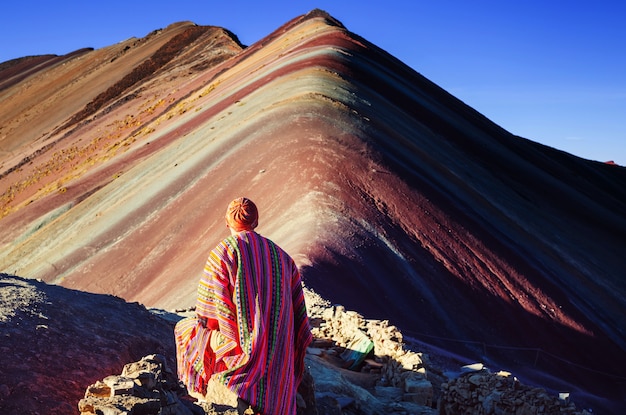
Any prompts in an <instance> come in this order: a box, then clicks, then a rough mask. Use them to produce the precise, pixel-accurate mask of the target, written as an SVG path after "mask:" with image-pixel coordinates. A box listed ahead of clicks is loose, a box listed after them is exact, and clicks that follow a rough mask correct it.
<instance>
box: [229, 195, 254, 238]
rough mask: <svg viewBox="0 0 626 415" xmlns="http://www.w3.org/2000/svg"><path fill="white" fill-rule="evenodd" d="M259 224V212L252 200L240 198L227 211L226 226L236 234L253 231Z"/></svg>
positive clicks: (230, 204)
mask: <svg viewBox="0 0 626 415" xmlns="http://www.w3.org/2000/svg"><path fill="white" fill-rule="evenodd" d="M258 224H259V212H258V210H257V208H256V205H255V204H254V202H252V200H250V199H248V198H245V197H238V198H237V199H235V200H233V201H232V202H230V203H229V205H228V209H226V225H227V226H228V227H229V228H230V229H231V230H232V231H234V232H241V231H251V230H254V228H256V227H257V225H258Z"/></svg>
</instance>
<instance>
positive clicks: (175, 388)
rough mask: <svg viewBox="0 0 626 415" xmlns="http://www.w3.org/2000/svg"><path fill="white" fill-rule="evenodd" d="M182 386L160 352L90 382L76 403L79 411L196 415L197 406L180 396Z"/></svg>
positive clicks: (88, 413) (83, 414)
mask: <svg viewBox="0 0 626 415" xmlns="http://www.w3.org/2000/svg"><path fill="white" fill-rule="evenodd" d="M181 396H185V390H184V388H183V387H181V385H180V384H179V382H178V380H177V379H176V375H175V374H174V373H173V372H172V371H171V370H170V369H169V367H168V365H167V363H166V361H165V358H164V357H163V356H161V355H149V356H145V357H144V358H142V359H141V360H140V361H138V362H134V363H129V364H127V365H125V366H124V369H123V370H122V373H121V375H111V376H107V377H106V378H104V379H103V380H101V381H97V382H96V383H95V384H93V385H90V386H89V387H88V388H87V391H86V392H85V397H84V398H83V399H81V400H80V401H79V403H78V409H79V411H80V413H81V415H96V414H106V415H118V414H119V415H123V414H145V415H150V414H155V415H157V414H158V415H196V414H198V413H204V412H198V409H199V408H198V407H197V406H196V405H193V404H192V403H191V402H190V401H186V400H184V399H181Z"/></svg>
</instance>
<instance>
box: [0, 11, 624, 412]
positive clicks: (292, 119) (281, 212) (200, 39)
mask: <svg viewBox="0 0 626 415" xmlns="http://www.w3.org/2000/svg"><path fill="white" fill-rule="evenodd" d="M18 65H19V66H18ZM17 68H19V70H16V69H17ZM0 109H1V110H0V157H1V158H0V194H1V196H0V207H1V208H0V227H1V229H2V232H1V233H0V247H1V249H0V271H3V272H6V273H10V274H14V275H19V276H22V277H26V278H33V279H34V278H40V279H43V280H44V281H47V282H49V283H54V284H58V285H61V286H64V287H67V288H71V289H76V290H82V291H87V292H93V293H106V294H113V295H116V296H120V297H122V298H124V299H126V300H127V301H138V302H140V303H143V304H145V305H147V306H150V307H160V308H165V309H170V308H173V307H179V306H189V305H192V304H193V301H194V296H195V288H196V283H197V280H198V278H199V275H200V273H201V270H202V267H203V265H204V261H205V260H206V255H207V253H208V251H209V250H210V249H211V248H212V247H213V246H214V245H215V244H216V243H217V242H218V241H219V240H220V239H221V238H222V237H224V236H225V230H226V229H225V226H224V222H223V213H224V209H225V207H226V205H227V204H228V202H229V201H230V200H232V199H233V198H234V197H237V196H241V195H245V196H247V197H250V198H251V199H252V200H254V201H255V202H256V204H257V205H258V206H259V209H260V216H261V218H260V225H259V228H258V230H259V232H260V233H262V234H264V235H266V236H268V237H270V238H271V239H273V240H274V241H276V242H277V243H279V244H280V245H281V246H282V247H283V248H285V249H286V250H287V251H288V252H289V253H290V254H291V255H292V256H293V257H294V258H295V259H296V262H297V263H298V265H299V266H300V268H301V271H302V274H303V277H304V281H305V284H307V285H308V286H310V287H312V288H313V289H315V290H316V291H317V292H319V293H320V294H321V295H323V296H324V297H325V298H328V299H329V300H331V301H333V302H337V303H341V304H344V305H346V306H347V307H348V308H350V309H354V310H358V311H359V312H360V313H363V314H364V315H365V316H366V317H368V318H378V319H389V320H390V321H391V322H392V324H395V325H397V326H398V327H400V328H401V329H402V331H403V333H405V335H410V336H411V337H414V338H415V339H417V340H419V341H422V342H424V343H429V344H431V345H434V346H437V347H439V348H442V349H446V350H449V351H453V352H455V353H458V354H460V355H463V356H467V358H468V359H469V360H475V361H483V362H485V363H486V364H488V365H491V366H496V367H497V368H498V369H499V368H502V369H507V370H513V371H516V372H519V373H521V374H522V376H524V377H526V380H527V381H528V382H531V383H532V382H536V383H538V384H544V385H546V386H548V387H550V388H553V389H555V390H559V389H566V390H572V391H574V392H573V393H572V395H573V396H576V395H578V396H581V397H584V399H586V400H588V402H590V404H592V405H596V406H597V407H598V408H616V407H619V406H620V405H621V406H622V407H623V406H624V402H623V398H622V397H623V396H624V393H625V390H624V377H623V375H622V374H621V372H622V371H621V370H619V369H621V368H625V367H626V353H624V352H625V350H626V333H625V332H624V327H626V313H624V310H626V282H625V277H626V275H625V272H624V269H625V265H626V259H625V258H624V253H625V252H626V214H625V212H626V187H625V186H624V183H626V168H624V167H621V166H616V165H611V164H606V163H599V162H594V161H590V160H584V159H581V158H578V157H575V156H573V155H571V154H567V153H565V152H562V151H558V150H555V149H553V148H550V147H546V146H543V145H541V144H538V143H535V142H533V141H531V140H528V139H525V138H521V137H517V136H514V135H512V134H510V133H509V132H507V131H505V130H504V129H502V128H500V127H499V126H497V125H496V124H494V123H493V122H491V121H490V120H488V119H487V118H485V117H484V116H482V115H481V114H479V113H478V112H476V111H475V110H473V109H472V108H470V107H468V106H467V105H465V104H464V103H462V102H461V101H459V100H458V99H456V98H455V97H453V96H452V95H450V94H449V93H447V92H446V91H444V90H443V89H441V88H439V87H438V86H437V85H435V84H433V83H432V82H430V81H429V80H428V79H426V78H424V77H423V76H421V75H420V74H419V73H417V72H415V71H414V70H412V69H411V68H409V67H408V66H406V65H404V64H403V63H402V62H400V61H399V60H397V59H395V58H394V57H393V56H390V55H389V54H388V53H386V52H385V51H383V50H381V49H380V48H378V47H376V46H375V45H373V44H371V43H370V42H368V41H367V40H366V39H363V38H362V37H360V36H358V35H356V34H354V33H351V32H350V31H349V30H348V29H346V28H345V27H344V26H343V25H342V24H341V23H340V22H338V21H337V20H336V19H334V18H333V17H332V16H330V15H328V14H326V13H325V12H323V11H320V10H314V11H312V12H310V13H308V14H306V15H303V16H299V17H296V18H295V19H293V20H291V21H289V22H287V23H286V24H284V25H283V26H281V27H279V28H277V30H275V31H274V32H272V33H270V34H269V35H268V36H267V37H265V38H263V39H261V40H260V41H258V42H257V43H255V44H253V45H250V46H248V47H244V46H243V45H241V44H240V42H239V41H238V40H237V38H236V36H235V35H234V34H232V33H231V32H229V31H227V30H225V29H222V28H219V27H209V26H197V25H195V24H193V23H190V22H181V23H176V24H172V25H171V26H168V27H167V28H164V29H160V30H156V31H154V32H152V33H150V34H148V35H147V36H146V37H144V38H138V39H129V40H126V41H123V42H121V43H118V44H115V45H112V46H109V47H105V48H101V49H97V50H81V51H77V52H76V53H72V54H68V55H66V56H53V57H39V58H37V57H31V58H29V59H25V60H20V61H19V62H11V63H10V64H9V63H3V64H0Z"/></svg>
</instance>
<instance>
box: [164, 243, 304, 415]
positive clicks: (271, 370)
mask: <svg viewBox="0 0 626 415" xmlns="http://www.w3.org/2000/svg"><path fill="white" fill-rule="evenodd" d="M196 314H197V315H198V319H206V322H207V324H206V328H204V327H202V325H201V324H198V319H188V320H183V321H181V322H180V323H179V324H178V325H177V327H176V330H175V334H176V340H177V341H176V343H177V348H178V350H177V357H178V374H179V377H180V378H181V380H182V381H183V382H184V383H185V384H186V385H187V387H188V388H190V389H193V390H195V391H197V392H200V393H203V394H204V393H205V392H206V384H207V381H208V379H209V377H211V376H213V377H214V379H217V380H218V381H219V382H221V383H223V384H224V385H226V386H227V387H228V388H229V389H230V390H232V391H233V392H235V393H236V394H237V396H239V397H240V398H242V399H244V400H245V401H247V402H249V403H250V404H251V405H252V406H253V407H256V408H257V409H258V410H260V411H261V412H262V413H263V414H266V415H270V414H276V415H288V414H295V413H296V392H297V388H298V385H299V383H300V381H301V380H302V375H303V372H304V355H305V353H306V347H307V346H308V345H309V344H310V342H311V340H312V336H311V331H310V328H309V322H308V318H307V313H306V306H305V303H304V294H303V290H302V283H301V280H300V274H299V272H298V269H297V267H296V265H295V263H294V261H293V260H292V259H291V257H290V256H289V255H288V254H287V253H286V252H285V251H283V250H282V249H281V248H280V247H279V246H277V245H276V244H274V243H273V242H272V241H270V240H269V239H267V238H265V237H263V236H261V235H259V234H257V233H256V232H253V231H243V232H240V233H237V234H235V235H233V236H230V237H228V238H226V239H224V240H223V241H222V242H221V243H219V244H218V246H217V247H216V248H215V249H213V251H211V253H210V255H209V258H208V260H207V262H206V265H205V268H204V274H203V276H202V278H201V280H200V284H199V286H198V300H197V304H196ZM209 344H210V345H211V346H212V347H208V346H209Z"/></svg>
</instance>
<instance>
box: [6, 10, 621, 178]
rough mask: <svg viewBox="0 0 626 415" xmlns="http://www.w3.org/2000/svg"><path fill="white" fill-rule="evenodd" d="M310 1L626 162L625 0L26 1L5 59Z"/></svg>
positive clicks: (251, 17)
mask: <svg viewBox="0 0 626 415" xmlns="http://www.w3.org/2000/svg"><path fill="white" fill-rule="evenodd" d="M33 3H34V4H33ZM314 8H320V9H323V10H326V11H327V12H329V13H330V14H331V15H333V16H334V17H335V18H337V19H338V20H340V21H341V22H342V23H343V24H344V25H345V26H346V27H347V28H348V29H349V30H350V31H352V32H354V33H357V34H358V35H360V36H362V37H364V38H366V39H367V40H369V41H370V42H372V43H374V44H376V45H377V46H379V47H381V48H383V49H385V50H386V51H387V52H389V53H391V54H392V55H394V56H395V57H397V58H398V59H400V60H401V61H403V62H404V63H406V64H407V65H409V66H411V67H412V68H413V69H415V70H416V71H418V72H420V73H421V74H422V75H424V76H425V77H427V78H428V79H430V80H431V81H433V82H435V83H436V84H438V85H439V86H441V87H442V88H444V89H445V90H447V91H448V92H450V93H451V94H453V95H454V96H456V97H457V98H459V99H461V100H462V101H464V102H465V103H466V104H468V105H470V106H471V107H473V108H475V109H476V110H478V111H479V112H481V113H482V114H484V115H485V116H486V117H488V118H489V119H491V120H492V121H494V122H495V123H497V124H499V125H500V126H501V127H503V128H505V129H506V130H508V131H510V132H512V133H514V134H517V135H520V136H522V137H526V138H529V139H531V140H533V141H537V142H540V143H543V144H546V145H549V146H551V147H554V148H558V149H560V150H564V151H567V152H569V153H572V154H575V155H577V156H580V157H584V158H588V159H592V160H598V161H608V160H614V161H615V162H616V163H618V164H621V165H623V166H626V1H623V0H613V1H605V0H596V1H591V0H588V1H581V0H526V1H524V0H511V1H509V0H489V1H483V0H473V1H471V0H466V1H462V0H404V1H394V0H386V1H385V0H375V1H371V0H360V1H359V0H333V1H326V0H319V1H308V0H283V1H278V0H275V1H271V0H268V1H260V0H256V1H236V0H220V1H211V0H168V1H162V0H152V1H144V0H130V1H119V0H107V1H98V2H91V1H77V0H69V1H63V2H53V1H46V2H44V1H35V2H31V1H25V0H22V1H19V0H18V1H9V2H7V3H6V4H3V7H2V14H1V16H0V62H4V61H7V60H10V59H13V58H17V57H22V56H27V55H36V54H48V53H52V54H65V53H68V52H71V51H73V50H76V49H79V48H82V47H93V48H101V47H104V46H108V45H111V44H114V43H117V42H119V41H122V40H125V39H127V38H129V37H143V36H145V35H147V34H148V33H149V32H151V31H152V30H155V29H159V28H163V27H165V26H167V25H169V24H171V23H174V22H178V21H183V20H189V21H193V22H195V23H197V24H201V25H214V26H222V27H225V28H227V29H229V30H230V31H232V32H234V33H235V34H236V35H237V36H238V37H239V39H240V40H241V41H242V43H244V44H248V45H249V44H252V43H254V42H256V41H257V40H259V39H261V38H262V37H264V36H265V35H267V34H269V33H271V32H272V31H273V30H275V29H276V28H278V27H279V26H280V25H282V24H283V23H285V22H287V21H288V20H290V19H292V18H294V17H296V16H298V15H300V14H304V13H306V12H308V11H310V10H312V9H314ZM0 110H1V108H0Z"/></svg>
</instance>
